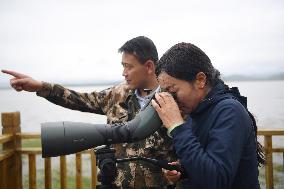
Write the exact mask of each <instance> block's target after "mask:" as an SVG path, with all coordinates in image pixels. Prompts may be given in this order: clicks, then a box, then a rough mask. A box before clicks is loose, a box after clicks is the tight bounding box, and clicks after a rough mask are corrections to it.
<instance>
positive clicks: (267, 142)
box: [264, 135, 273, 189]
mask: <svg viewBox="0 0 284 189" xmlns="http://www.w3.org/2000/svg"><path fill="white" fill-rule="evenodd" d="M264 149H265V157H266V164H265V180H266V188H267V189H273V162H272V161H273V160H272V136H271V135H265V136H264Z"/></svg>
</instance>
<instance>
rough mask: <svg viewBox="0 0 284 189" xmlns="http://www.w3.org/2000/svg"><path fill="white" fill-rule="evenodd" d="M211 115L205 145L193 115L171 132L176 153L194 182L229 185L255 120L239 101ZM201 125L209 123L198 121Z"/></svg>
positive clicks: (213, 186)
mask: <svg viewBox="0 0 284 189" xmlns="http://www.w3.org/2000/svg"><path fill="white" fill-rule="evenodd" d="M221 103H222V102H220V103H219V104H221ZM210 116H212V117H211V118H209V119H211V120H212V122H213V124H212V125H213V126H212V127H211V128H210V129H209V136H208V142H207V145H205V146H202V145H201V143H200V142H199V141H198V138H197V137H196V136H195V135H194V133H193V131H192V127H191V126H192V120H191V118H190V119H189V120H188V121H187V122H186V123H184V124H183V125H181V126H179V127H177V128H175V129H174V130H173V131H172V132H171V134H172V136H173V140H174V145H175V148H176V153H177V155H178V157H179V158H180V161H181V164H182V165H183V166H184V167H185V170H186V173H187V174H188V176H189V180H190V181H191V182H192V184H193V185H194V186H196V187H197V188H202V189H205V188H211V189H223V188H224V189H227V188H230V187H231V185H232V183H233V181H234V177H235V175H236V172H237V170H238V166H239V162H240V159H241V154H242V149H243V146H244V145H245V142H246V140H247V138H248V135H249V134H250V133H249V132H253V131H252V129H251V121H250V119H249V117H248V115H247V113H246V110H245V109H244V108H243V107H242V106H241V105H240V104H237V103H233V104H225V105H222V107H219V108H218V110H217V112H216V114H215V115H210ZM200 126H201V127H206V126H205V125H196V127H200Z"/></svg>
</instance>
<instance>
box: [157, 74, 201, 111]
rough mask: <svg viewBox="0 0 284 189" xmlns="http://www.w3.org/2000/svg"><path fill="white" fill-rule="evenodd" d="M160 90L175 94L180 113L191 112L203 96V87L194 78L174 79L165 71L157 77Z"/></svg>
mask: <svg viewBox="0 0 284 189" xmlns="http://www.w3.org/2000/svg"><path fill="white" fill-rule="evenodd" d="M158 81H159V84H160V86H161V88H162V90H165V91H167V92H169V93H175V94H176V102H177V104H178V106H179V109H180V110H181V112H182V113H184V114H187V113H191V112H192V111H193V110H194V109H195V108H196V107H197V105H198V104H199V102H200V101H201V100H202V98H203V92H202V90H203V88H204V85H203V86H202V88H201V85H200V84H199V82H197V81H196V80H195V81H193V82H188V81H185V80H180V79H176V78H174V77H172V76H170V75H168V74H167V73H165V72H162V73H161V74H160V75H159V77H158Z"/></svg>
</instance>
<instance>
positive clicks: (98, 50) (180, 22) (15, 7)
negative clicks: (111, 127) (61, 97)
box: [0, 0, 284, 85]
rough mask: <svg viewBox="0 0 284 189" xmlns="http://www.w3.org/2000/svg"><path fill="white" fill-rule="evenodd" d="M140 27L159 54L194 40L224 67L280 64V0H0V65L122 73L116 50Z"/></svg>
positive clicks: (88, 75) (253, 69)
mask: <svg viewBox="0 0 284 189" xmlns="http://www.w3.org/2000/svg"><path fill="white" fill-rule="evenodd" d="M139 35H145V36H147V37H149V38H151V39H152V40H153V41H154V43H155V44H156V46H157V48H158V51H159V57H160V56H161V55H162V54H163V53H164V52H165V51H166V50H167V49H169V48H170V47H171V46H172V45H174V44H176V43H178V42H182V41H184V42H191V43H194V44H195V45H197V46H198V47H200V48H201V49H203V50H204V51H205V52H206V54H207V55H208V56H209V57H210V59H211V61H212V62H213V65H214V66H215V67H216V68H217V69H219V70H220V71H221V73H223V74H224V75H228V74H246V75H250V74H270V73H276V72H284V1H283V0H252V1H249V0H235V1H233V0H214V1H212V0H203V1H202V0H198V1H190V0H184V1H179V0H174V1H165V0H160V1H158V0H143V1H134V0H128V1H124V0H112V1H110V0H90V1H87V0H77V1H75V0H73V1H72V0H66V1H63V0H57V1H52V0H46V1H44V0H24V1H22V0H0V69H11V70H16V71H19V72H23V73H26V74H29V75H31V76H33V77H34V78H36V79H39V80H47V81H51V82H62V81H68V82H75V81H76V82H78V81H80V82H82V81H83V82H84V81H90V80H93V81H100V80H123V77H122V76H121V72H122V66H121V64H120V62H121V55H120V54H119V53H118V52H117V50H118V48H119V47H120V46H121V45H123V43H124V42H126V41H127V40H129V39H131V38H133V37H136V36H139ZM9 78H10V77H8V76H6V75H4V74H0V84H2V85H3V83H7V81H8V79H9Z"/></svg>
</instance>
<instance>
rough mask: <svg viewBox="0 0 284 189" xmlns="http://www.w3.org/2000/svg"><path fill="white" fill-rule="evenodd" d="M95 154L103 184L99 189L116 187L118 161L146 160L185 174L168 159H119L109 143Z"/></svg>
mask: <svg viewBox="0 0 284 189" xmlns="http://www.w3.org/2000/svg"><path fill="white" fill-rule="evenodd" d="M95 154H96V157H97V165H98V166H99V169H100V172H99V174H98V181H99V182H101V185H99V186H97V189H116V186H115V184H114V180H115V178H116V176H117V167H116V163H122V162H128V161H146V162H148V163H151V164H154V165H156V166H158V167H160V168H164V169H167V170H177V171H179V172H181V173H182V174H183V175H185V171H184V170H183V168H182V167H181V166H179V165H170V164H168V161H166V160H156V159H151V158H145V157H139V156H138V157H130V158H123V159H117V158H116V157H115V149H113V148H110V146H109V145H106V146H103V147H100V148H96V149H95Z"/></svg>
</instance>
